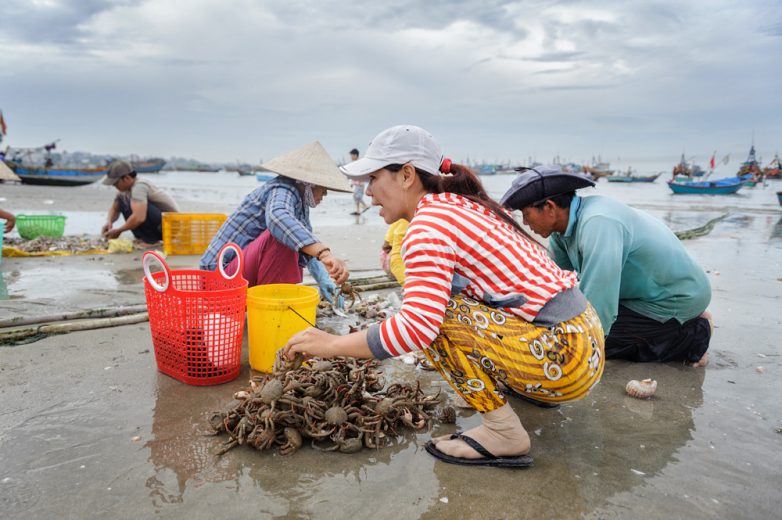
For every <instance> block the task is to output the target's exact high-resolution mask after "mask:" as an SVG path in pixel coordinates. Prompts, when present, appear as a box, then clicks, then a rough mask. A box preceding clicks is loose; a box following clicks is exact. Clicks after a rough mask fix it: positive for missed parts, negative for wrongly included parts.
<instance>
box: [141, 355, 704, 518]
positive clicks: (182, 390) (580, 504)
mask: <svg viewBox="0 0 782 520" xmlns="http://www.w3.org/2000/svg"><path fill="white" fill-rule="evenodd" d="M388 372H389V375H390V376H391V377H392V378H393V379H407V378H415V377H419V378H420V379H421V380H422V384H423V385H424V387H425V388H428V389H429V391H431V392H436V390H437V388H439V387H440V381H439V380H438V379H437V377H436V376H432V375H430V374H429V373H421V372H420V371H417V370H415V369H414V368H412V367H410V366H405V365H402V364H400V363H399V362H395V363H394V364H389V365H388ZM704 374H705V371H703V370H694V369H689V368H686V367H683V366H677V365H654V366H652V365H639V364H630V363H624V362H610V363H609V365H608V367H607V370H606V373H605V375H604V377H603V380H602V381H601V383H600V384H599V385H598V387H597V388H596V389H595V390H594V391H593V392H592V393H591V394H590V395H589V396H588V397H587V398H586V399H584V400H583V401H580V402H576V403H571V404H565V405H563V406H562V407H561V408H560V409H559V410H543V409H539V408H536V407H534V406H532V405H528V404H526V403H523V402H520V401H517V400H512V401H511V402H512V404H513V406H514V408H515V409H516V411H517V412H518V413H519V415H520V417H521V418H522V420H523V421H524V423H525V426H526V427H527V428H528V430H529V431H530V433H531V435H532V436H533V447H532V455H533V457H534V458H535V468H534V469H531V470H523V471H513V470H495V469H487V468H483V469H476V468H469V467H463V466H454V465H449V464H444V463H441V462H439V461H435V460H434V459H433V458H432V457H430V456H429V455H428V454H427V453H426V452H425V451H424V450H423V449H422V446H423V443H424V442H425V441H426V440H428V439H429V438H430V437H431V435H438V434H445V433H450V432H453V431H455V430H456V429H462V430H464V429H468V428H470V427H472V426H473V425H475V424H477V423H478V421H479V416H478V415H477V414H474V413H471V412H469V411H467V412H465V411H460V413H459V418H458V423H457V425H455V426H454V425H438V426H436V427H435V428H434V429H433V430H432V431H431V432H426V433H422V434H419V435H415V434H412V433H410V434H408V435H406V436H404V437H401V438H399V439H398V441H396V442H394V443H391V444H390V445H389V446H387V447H386V448H383V449H380V450H376V451H372V450H363V451H361V452H359V453H356V454H341V453H324V452H320V451H316V450H313V449H312V448H310V447H308V446H305V447H304V448H303V449H301V450H300V451H298V452H296V453H295V454H293V455H290V456H287V457H283V456H280V455H278V454H277V453H276V452H275V453H273V452H263V453H258V452H256V451H254V450H252V449H250V448H246V447H241V448H236V449H234V450H232V451H230V452H228V453H227V454H225V455H223V456H222V457H220V458H217V457H215V456H213V455H212V453H213V451H214V449H215V448H216V447H217V446H219V444H220V443H221V442H222V441H221V439H219V438H217V437H210V436H204V434H205V433H208V432H209V427H208V426H207V423H206V417H207V414H208V412H209V411H211V410H217V409H221V408H222V407H224V405H225V401H227V400H228V399H230V395H231V394H232V393H233V391H234V390H236V389H238V388H240V387H242V386H243V385H244V382H245V381H247V379H248V378H249V373H247V372H246V371H245V373H243V374H242V375H241V376H240V378H239V379H238V380H237V381H235V382H233V383H230V384H227V385H223V386H221V387H219V388H220V389H221V391H220V392H202V391H201V390H202V389H199V388H193V387H186V386H184V385H180V384H179V383H177V382H176V381H173V380H171V379H170V378H168V377H167V376H163V375H159V376H158V392H157V400H156V403H155V409H154V413H153V423H152V435H153V438H152V440H151V441H149V442H148V443H147V447H148V448H149V450H150V461H151V463H152V465H153V467H154V474H153V475H151V476H149V478H148V479H147V481H146V487H147V488H148V490H149V496H150V499H151V501H152V504H153V506H154V508H155V509H156V510H157V511H162V510H165V507H166V506H167V505H169V504H176V503H180V502H182V501H187V499H186V496H187V495H188V492H189V494H191V495H192V494H193V493H197V492H198V491H197V489H198V488H199V487H200V486H201V485H203V484H204V483H222V484H221V486H222V487H225V488H226V489H228V490H232V491H231V492H230V493H229V495H232V496H233V499H234V500H241V496H247V495H248V494H249V495H250V496H252V497H254V498H253V500H252V505H253V510H254V511H256V512H257V513H259V514H261V515H270V516H288V517H301V518H334V517H337V516H345V515H346V514H349V515H352V516H357V517H369V516H377V515H378V508H386V509H388V508H389V507H390V504H398V508H397V509H396V510H397V512H398V513H399V514H402V513H404V515H406V516H410V517H412V518H415V517H421V518H427V516H428V515H432V517H437V518H440V517H442V514H443V513H444V509H443V508H444V507H446V506H445V504H446V502H445V501H443V500H441V499H445V498H447V504H448V506H447V507H448V511H451V512H452V511H459V510H463V511H468V512H469V511H472V513H471V514H468V515H466V517H468V518H469V517H473V516H475V515H477V514H478V512H480V514H481V516H482V515H487V516H488V517H502V516H503V515H506V514H507V513H508V512H509V511H518V512H519V513H520V514H521V512H523V511H546V510H548V509H550V508H552V507H555V506H554V503H556V512H557V515H555V516H572V515H581V514H586V513H589V512H590V511H593V510H594V509H596V508H599V507H600V506H601V505H602V504H604V503H605V502H606V499H608V498H609V497H610V496H612V495H614V494H616V493H621V492H626V491H631V490H632V489H633V488H635V487H636V486H639V485H642V484H643V483H644V482H648V479H650V478H653V477H654V476H655V475H658V474H659V473H660V472H661V471H662V470H663V468H665V467H666V466H667V465H668V464H669V463H671V462H672V461H676V460H677V458H676V453H677V451H678V450H679V449H680V448H681V447H683V446H685V445H686V444H687V442H688V441H690V440H691V439H692V433H693V430H694V423H693V417H692V414H693V410H696V409H698V408H699V407H700V406H701V405H702V404H703V392H702V385H703V381H704ZM647 375H652V376H653V377H654V378H655V379H657V380H658V382H659V385H660V386H659V388H658V391H657V394H656V395H655V397H654V398H653V399H651V400H648V401H640V400H636V399H632V398H630V397H625V395H624V386H625V384H626V382H627V381H628V380H629V379H638V378H639V377H646V376H647ZM445 391H446V392H447V393H448V394H449V395H450V394H451V390H450V389H448V388H445ZM413 483H414V484H413ZM509 490H513V492H512V493H509ZM367 497H374V499H373V500H368V499H367ZM562 497H567V500H564V501H562V500H560V499H561V498H562ZM225 500H228V498H227V497H226V498H225ZM390 512H391V510H390V509H388V510H387V511H385V513H389V514H390ZM550 513H551V512H550ZM388 516H389V515H386V514H380V516H379V517H381V518H385V517H388ZM549 516H551V515H549Z"/></svg>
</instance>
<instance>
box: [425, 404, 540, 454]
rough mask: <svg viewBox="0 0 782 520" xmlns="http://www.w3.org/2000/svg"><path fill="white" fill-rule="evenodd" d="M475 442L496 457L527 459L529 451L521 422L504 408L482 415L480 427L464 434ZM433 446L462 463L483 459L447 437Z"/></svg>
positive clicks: (473, 451) (509, 408)
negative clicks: (525, 456)
mask: <svg viewBox="0 0 782 520" xmlns="http://www.w3.org/2000/svg"><path fill="white" fill-rule="evenodd" d="M464 435H466V436H467V437H470V438H472V439H475V440H476V441H477V442H478V443H479V444H481V445H482V446H483V447H484V448H486V449H487V450H488V451H489V453H491V454H493V455H496V456H498V457H512V456H518V455H526V454H527V453H529V449H530V439H529V435H528V434H527V431H526V430H525V429H524V427H523V426H522V425H521V421H520V420H519V417H518V416H517V415H516V413H515V412H514V411H513V409H512V408H511V406H510V404H507V403H506V404H505V405H504V406H503V407H502V408H499V409H497V410H494V411H492V412H487V413H485V414H483V424H481V425H480V426H477V427H475V428H473V429H471V430H468V431H466V432H464ZM432 444H434V445H435V446H437V449H438V450H440V451H441V452H443V453H445V454H446V455H451V456H452V457H459V458H464V459H480V458H483V455H481V454H480V453H478V452H477V451H475V450H474V449H472V448H471V447H470V446H468V445H467V443H465V442H464V441H463V440H461V439H451V438H450V436H443V437H437V438H435V439H432Z"/></svg>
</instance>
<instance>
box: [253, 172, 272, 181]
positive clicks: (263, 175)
mask: <svg viewBox="0 0 782 520" xmlns="http://www.w3.org/2000/svg"><path fill="white" fill-rule="evenodd" d="M274 177H276V175H269V174H266V173H256V174H255V180H256V181H258V182H266V181H270V180H272V179H273V178H274Z"/></svg>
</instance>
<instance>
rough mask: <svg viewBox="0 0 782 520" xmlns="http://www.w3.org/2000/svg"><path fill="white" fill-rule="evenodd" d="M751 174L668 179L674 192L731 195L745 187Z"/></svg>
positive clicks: (669, 185)
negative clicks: (720, 177) (721, 177)
mask: <svg viewBox="0 0 782 520" xmlns="http://www.w3.org/2000/svg"><path fill="white" fill-rule="evenodd" d="M751 178H752V176H751V175H744V176H740V177H725V178H724V179H715V180H713V181H708V180H707V181H681V180H673V181H668V187H669V188H671V191H673V192H674V193H687V194H697V195H731V194H733V193H736V192H738V191H739V190H740V189H741V188H743V187H744V185H745V184H746V182H747V181H749V180H750V179H751Z"/></svg>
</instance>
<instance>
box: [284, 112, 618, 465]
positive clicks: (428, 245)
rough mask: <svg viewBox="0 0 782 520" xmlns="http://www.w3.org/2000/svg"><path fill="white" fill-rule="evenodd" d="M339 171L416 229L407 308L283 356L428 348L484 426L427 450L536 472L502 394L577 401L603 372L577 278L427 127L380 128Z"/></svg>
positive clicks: (593, 323)
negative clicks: (362, 150) (443, 148)
mask: <svg viewBox="0 0 782 520" xmlns="http://www.w3.org/2000/svg"><path fill="white" fill-rule="evenodd" d="M341 169H342V172H343V173H345V174H346V175H348V176H349V177H353V178H360V179H365V178H366V179H368V180H369V186H368V188H367V194H368V195H369V196H370V197H371V198H372V204H373V205H374V206H380V208H381V209H380V216H381V217H383V219H384V220H385V221H386V223H387V224H391V223H393V222H396V221H398V220H399V219H405V220H407V221H409V223H410V224H409V226H408V229H407V234H406V235H405V239H404V248H403V250H404V253H403V259H404V266H405V284H404V291H403V302H402V307H401V309H400V311H399V312H398V313H397V314H396V315H394V316H392V317H390V318H388V319H386V320H384V321H383V322H381V323H377V324H374V325H372V326H370V327H369V329H367V330H363V331H359V332H354V333H352V334H348V335H345V336H337V335H333V334H329V333H327V332H324V331H322V330H319V329H316V328H309V329H307V330H305V331H302V332H300V333H298V334H296V335H294V336H293V337H292V338H291V339H290V340H289V341H288V343H287V344H286V345H285V351H284V354H285V356H286V357H288V359H290V358H291V357H293V356H294V355H295V354H299V353H301V354H303V355H305V356H319V357H324V358H331V357H335V356H351V357H358V358H377V359H386V358H390V357H396V356H401V355H403V354H406V353H411V352H417V351H423V353H424V355H425V356H426V358H427V360H428V361H429V362H430V363H431V364H432V365H433V366H434V367H435V368H436V369H437V370H438V371H439V372H440V374H441V375H442V376H443V377H444V379H445V380H446V381H447V382H448V384H450V385H451V386H452V387H453V388H454V390H455V391H456V393H457V394H458V395H459V396H461V397H462V398H463V399H464V400H465V401H466V402H467V403H468V404H469V405H470V406H471V407H472V408H473V409H475V410H477V411H478V412H480V413H481V424H480V425H479V426H477V427H475V428H472V429H471V430H469V431H466V432H464V433H455V434H453V435H446V436H442V437H437V438H434V439H432V440H431V441H430V442H428V443H427V444H426V450H427V451H428V452H429V453H430V454H431V455H432V456H434V457H436V458H438V459H440V460H442V461H444V462H448V463H453V464H464V465H469V466H476V465H487V466H500V467H508V468H525V467H529V466H530V465H531V463H532V459H531V458H530V457H529V456H528V455H527V453H528V452H529V449H530V438H529V435H528V434H527V431H526V430H525V429H524V427H523V426H522V424H521V421H520V420H519V417H518V416H517V415H516V413H515V412H514V411H513V409H512V408H511V405H510V404H509V403H508V402H507V399H506V397H505V396H506V395H507V394H509V393H515V394H517V395H520V396H522V397H525V398H527V399H530V400H534V401H535V402H538V403H541V402H542V403H559V402H565V401H573V400H576V399H581V398H583V397H584V396H586V395H587V394H588V393H589V391H590V389H591V388H592V387H593V386H594V385H595V384H596V383H597V382H598V381H599V380H600V376H601V375H602V373H603V366H604V362H603V330H602V329H601V327H600V320H599V318H598V317H597V313H596V312H595V311H594V309H593V308H592V306H591V305H589V303H588V302H587V300H586V298H584V295H583V294H581V292H580V291H579V290H578V287H577V286H576V285H577V283H578V280H577V278H576V273H573V272H569V271H564V270H562V269H560V268H559V267H557V265H556V264H555V263H554V262H553V261H552V260H551V259H550V258H549V256H548V254H546V251H545V249H543V248H541V247H540V246H538V245H537V244H536V243H535V242H534V241H532V240H531V239H530V238H529V235H527V234H526V233H525V232H524V231H523V230H522V228H521V227H520V226H519V224H518V223H516V221H515V220H513V219H512V218H511V217H510V215H509V214H508V213H507V212H506V211H505V210H504V209H503V208H502V207H501V206H500V205H499V204H498V203H497V202H496V201H494V200H492V199H491V198H489V196H488V195H487V193H486V191H485V190H484V188H483V186H482V185H481V182H480V180H479V179H478V178H477V177H476V176H475V174H474V173H472V172H471V171H470V169H469V168H468V167H466V166H463V165H459V164H451V160H450V159H444V158H443V154H442V151H441V149H440V145H439V144H438V143H437V142H436V141H435V140H434V138H433V137H432V135H431V134H429V132H427V131H426V130H424V129H422V128H419V127H417V126H412V125H402V126H395V127H392V128H389V129H387V130H384V131H383V132H381V133H380V134H379V135H378V136H377V137H375V139H373V140H372V142H371V143H370V145H369V149H368V150H367V152H366V155H365V156H364V157H363V158H362V159H359V160H358V161H354V162H352V163H349V164H346V165H344V166H342V168H341Z"/></svg>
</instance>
